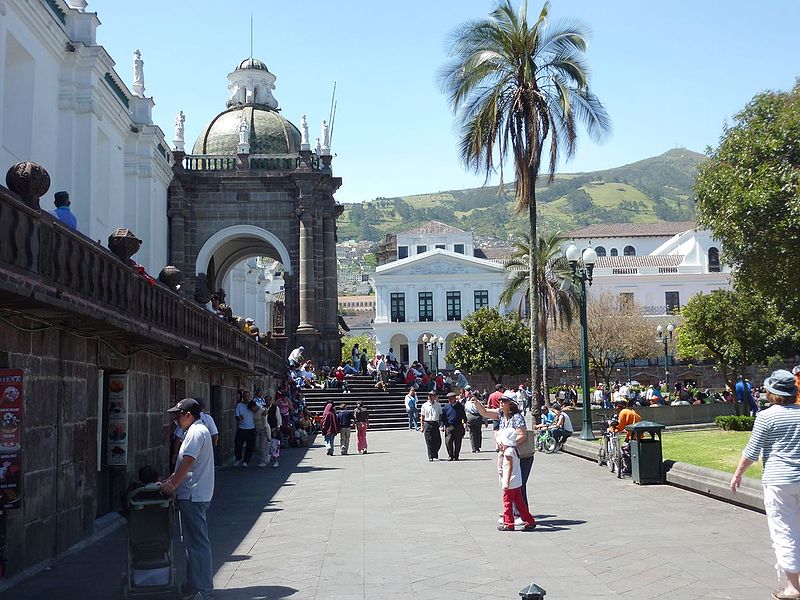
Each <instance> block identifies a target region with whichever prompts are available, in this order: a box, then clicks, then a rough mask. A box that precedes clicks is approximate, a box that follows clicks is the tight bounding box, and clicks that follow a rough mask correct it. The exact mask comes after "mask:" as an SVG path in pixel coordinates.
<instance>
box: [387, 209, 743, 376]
mask: <svg viewBox="0 0 800 600" xmlns="http://www.w3.org/2000/svg"><path fill="white" fill-rule="evenodd" d="M566 237H567V241H565V244H564V247H565V248H566V246H567V245H569V243H571V242H572V241H573V240H574V242H575V244H576V245H577V246H578V248H579V249H583V248H584V247H586V246H588V245H589V244H591V245H592V247H593V248H594V249H595V251H596V252H597V254H598V260H597V263H596V265H595V269H594V282H593V285H592V287H591V291H590V294H598V293H603V292H607V293H611V294H614V295H617V296H619V298H620V300H623V301H631V300H632V301H635V302H637V303H638V304H640V305H642V307H643V310H644V312H645V314H647V315H652V316H664V315H672V314H675V313H677V312H679V311H680V308H681V307H682V306H683V305H685V304H686V302H687V301H688V299H689V298H690V297H691V296H693V295H694V294H696V293H698V292H708V291H711V290H713V289H717V288H726V287H729V285H730V269H729V268H728V267H726V266H725V265H723V264H721V262H720V254H721V250H722V248H721V247H720V245H719V243H717V242H716V241H714V240H713V239H712V237H711V235H710V233H709V232H708V231H704V230H696V224H695V223H694V222H693V221H680V222H661V223H648V224H607V225H592V226H589V227H585V228H582V229H578V230H575V231H573V232H571V233H570V234H568V235H567V236H566ZM510 255H511V249H510V248H506V247H495V248H476V247H475V243H474V238H473V234H472V232H469V231H463V230H461V229H458V228H457V227H453V226H452V225H448V224H446V223H442V222H440V221H430V222H428V223H425V224H423V225H419V226H417V227H414V228H412V229H409V230H407V231H404V232H402V233H398V234H389V235H387V236H386V237H385V239H384V240H383V241H382V242H381V243H380V245H379V248H378V251H377V257H378V267H377V269H376V271H375V274H374V276H373V282H374V285H375V292H376V295H375V319H374V324H373V327H374V333H375V342H376V346H377V350H378V352H382V353H386V352H388V351H389V349H390V348H391V349H393V351H394V353H395V355H397V356H398V357H399V358H400V359H401V360H402V361H404V362H413V361H415V360H419V361H422V362H425V363H428V362H429V361H432V363H433V366H434V367H435V368H437V369H452V368H453V365H448V364H446V361H445V355H446V354H447V351H448V350H449V348H450V344H451V343H452V341H453V340H454V339H455V338H457V337H458V336H460V335H462V334H463V330H462V328H461V320H462V319H463V318H465V317H466V316H467V315H469V314H470V313H472V312H473V311H474V310H476V309H478V308H481V307H483V306H499V297H500V294H501V293H502V291H503V289H504V288H505V285H506V281H507V277H508V274H507V272H506V269H505V267H504V265H505V262H506V261H507V260H508V258H509V257H510ZM518 304H519V298H516V299H514V300H513V301H512V303H511V304H510V305H509V306H508V307H500V310H501V312H508V310H514V309H515V307H516V306H518ZM431 340H433V341H431Z"/></svg>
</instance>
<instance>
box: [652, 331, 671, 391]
mask: <svg viewBox="0 0 800 600" xmlns="http://www.w3.org/2000/svg"><path fill="white" fill-rule="evenodd" d="M673 331H675V325H673V324H672V323H670V324H669V325H667V334H666V335H664V328H663V327H662V326H661V325H659V326H658V327H656V333H657V334H658V341H659V342H663V343H664V385H666V386H667V398H669V342H670V341H672V332H673ZM667 398H664V400H667Z"/></svg>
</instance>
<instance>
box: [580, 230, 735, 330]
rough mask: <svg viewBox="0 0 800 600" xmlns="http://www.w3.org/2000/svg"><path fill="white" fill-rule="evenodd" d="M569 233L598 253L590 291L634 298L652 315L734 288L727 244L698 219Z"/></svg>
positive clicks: (672, 312) (582, 244) (669, 312)
mask: <svg viewBox="0 0 800 600" xmlns="http://www.w3.org/2000/svg"><path fill="white" fill-rule="evenodd" d="M567 237H568V238H569V239H570V240H574V241H575V244H576V245H577V246H578V248H580V249H583V248H585V247H586V246H587V245H588V244H590V243H591V245H592V247H593V248H594V249H595V251H596V252H597V263H596V265H595V268H594V281H593V284H592V286H591V288H590V294H597V293H611V294H614V295H617V296H619V297H620V298H621V299H630V300H634V301H635V302H636V303H637V304H639V305H641V306H642V307H643V309H644V312H645V314H646V315H650V316H661V315H671V314H674V313H675V312H679V311H680V307H682V306H684V305H685V304H686V302H687V301H688V300H689V298H691V297H692V296H694V295H695V294H697V293H699V292H704V293H707V292H710V291H712V290H715V289H720V288H727V287H730V278H731V272H730V267H728V266H727V265H725V264H723V263H721V262H720V254H721V252H722V246H721V245H720V243H719V242H718V241H716V240H714V239H713V238H712V237H711V232H709V231H706V230H702V229H697V224H696V223H695V222H694V221H665V222H661V223H609V224H599V225H590V226H588V227H584V228H582V229H578V230H576V231H573V232H571V233H570V234H568V235H567ZM569 243H570V242H567V244H569Z"/></svg>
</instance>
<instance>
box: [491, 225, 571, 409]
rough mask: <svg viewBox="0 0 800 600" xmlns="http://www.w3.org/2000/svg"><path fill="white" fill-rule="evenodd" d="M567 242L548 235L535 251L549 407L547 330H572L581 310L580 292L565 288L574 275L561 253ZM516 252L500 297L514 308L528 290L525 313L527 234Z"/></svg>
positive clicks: (540, 240) (543, 370)
mask: <svg viewBox="0 0 800 600" xmlns="http://www.w3.org/2000/svg"><path fill="white" fill-rule="evenodd" d="M563 242H564V238H563V237H561V233H560V232H558V233H553V234H544V235H542V236H539V243H538V244H537V246H536V248H535V256H536V279H535V281H536V284H535V286H534V288H535V289H536V290H537V296H538V299H539V310H538V313H539V341H540V343H541V348H542V388H543V389H544V390H545V395H544V398H545V403H546V404H547V405H548V406H549V404H550V394H548V393H547V390H549V389H550V388H549V387H548V384H547V328H548V323H549V325H550V326H551V327H554V328H555V327H562V328H563V327H569V326H570V325H571V324H572V318H573V316H574V315H575V311H576V310H577V309H578V296H577V293H576V289H575V288H574V287H571V286H567V287H562V282H563V281H564V280H567V281H569V279H570V278H571V277H572V273H571V271H570V269H569V266H568V264H567V262H566V261H565V260H564V256H563V254H562V252H561V246H562V245H563ZM514 247H515V251H514V253H513V254H512V255H511V259H510V260H509V261H508V262H507V263H506V269H507V270H508V271H510V272H511V277H510V278H509V280H508V283H507V284H506V288H505V289H504V290H503V293H502V294H500V302H502V303H503V304H510V303H511V302H512V300H513V299H514V296H515V295H516V294H517V292H519V291H522V290H524V291H525V293H524V294H522V296H521V297H520V300H519V306H518V308H517V310H518V311H519V312H521V311H522V305H523V302H525V301H526V300H527V305H528V306H530V297H529V292H530V287H529V282H530V268H529V261H530V255H531V248H530V238H529V237H528V235H527V234H525V235H524V236H523V240H522V241H521V242H516V243H515V244H514Z"/></svg>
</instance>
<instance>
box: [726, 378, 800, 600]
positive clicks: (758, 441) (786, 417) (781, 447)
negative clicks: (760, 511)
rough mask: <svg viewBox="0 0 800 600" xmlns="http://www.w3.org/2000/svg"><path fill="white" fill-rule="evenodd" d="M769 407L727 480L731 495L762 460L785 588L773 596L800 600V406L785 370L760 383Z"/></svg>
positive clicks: (766, 499)
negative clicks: (743, 477) (760, 458)
mask: <svg viewBox="0 0 800 600" xmlns="http://www.w3.org/2000/svg"><path fill="white" fill-rule="evenodd" d="M764 389H766V391H767V400H768V401H769V402H770V404H772V406H770V407H769V408H768V409H766V410H763V411H760V412H759V413H758V414H757V415H756V420H755V424H754V425H753V434H752V435H751V436H750V441H749V442H748V444H747V446H746V447H745V449H744V451H743V452H742V459H741V460H740V461H739V466H738V467H737V468H736V472H735V473H734V475H733V477H732V478H731V484H730V485H731V491H732V492H734V493H735V492H736V489H737V488H738V487H739V485H740V484H741V483H742V475H743V474H744V472H745V471H746V470H747V469H748V468H749V467H750V465H752V464H753V463H754V462H756V461H757V460H758V459H759V457H760V456H762V455H763V457H764V474H763V475H762V476H761V483H762V485H763V486H764V507H765V508H766V512H767V525H768V526H769V533H770V537H771V538H772V547H773V548H774V549H775V557H776V562H777V564H776V569H777V571H778V577H779V578H780V577H781V574H785V575H786V579H787V580H788V584H787V585H786V586H785V587H784V588H782V589H781V590H779V591H777V592H775V593H773V594H772V596H773V598H777V599H779V600H800V581H798V579H799V578H800V405H798V404H795V398H796V395H797V386H796V385H795V381H794V376H793V375H792V374H791V373H789V371H784V370H779V371H775V372H773V373H772V375H770V376H769V377H768V378H767V379H766V380H765V381H764Z"/></svg>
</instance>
